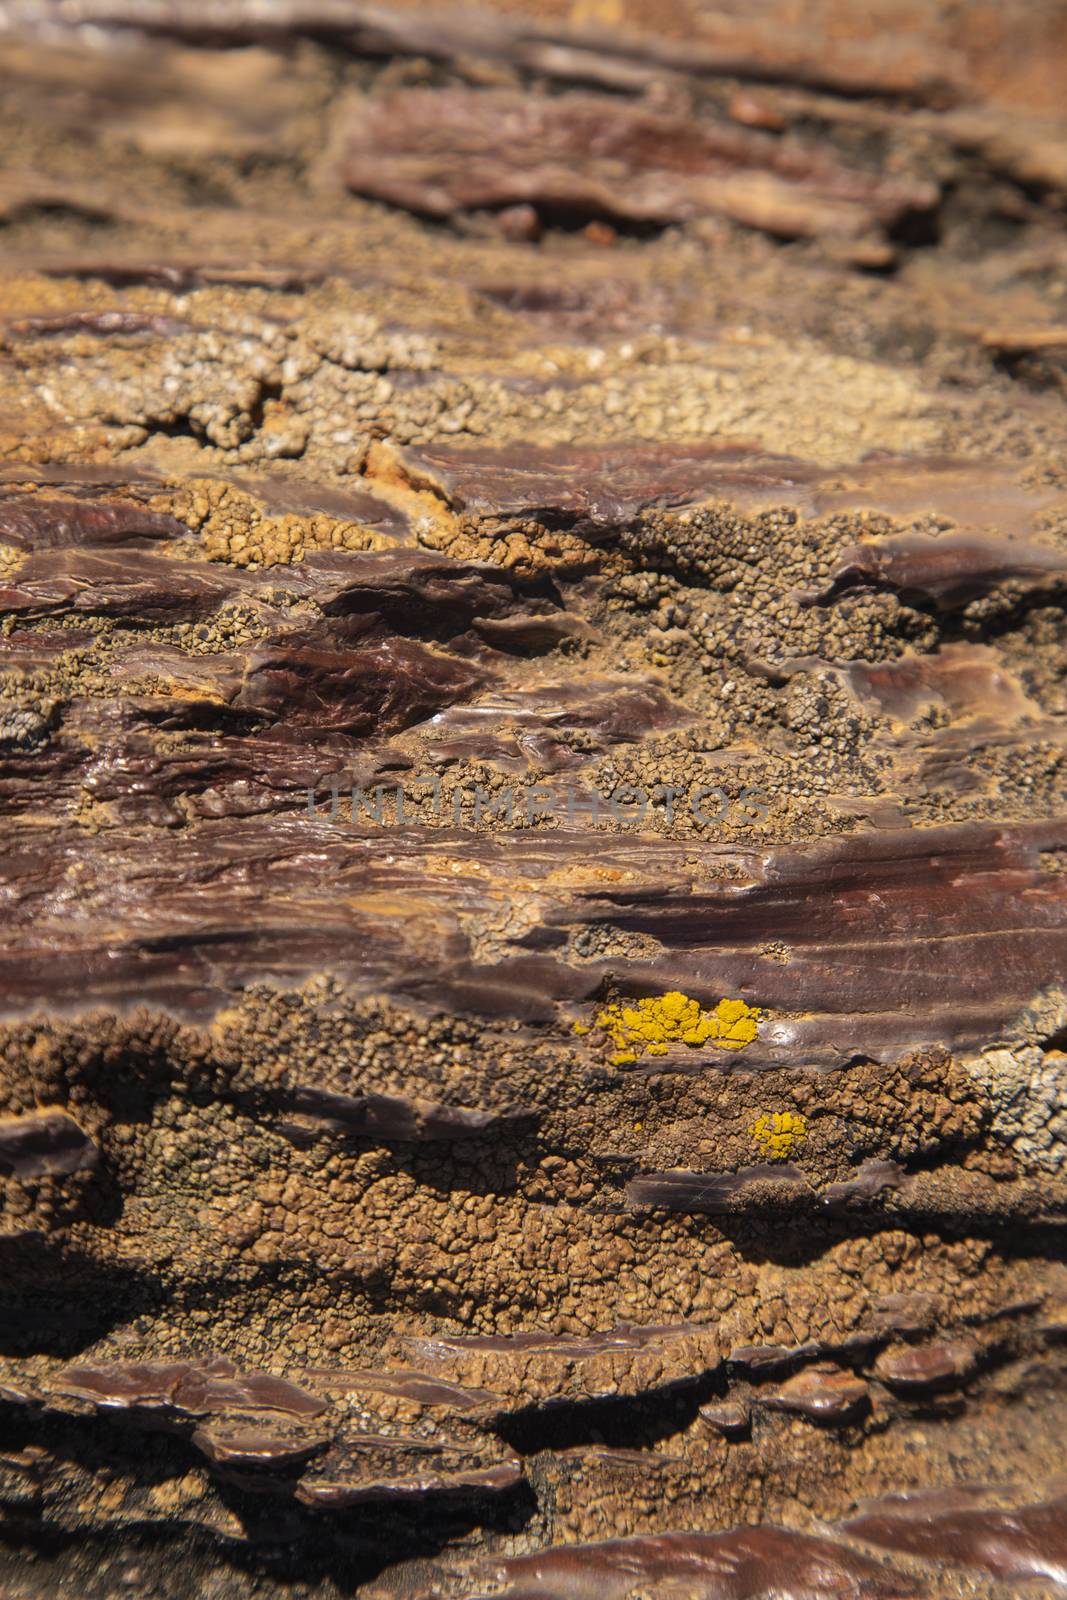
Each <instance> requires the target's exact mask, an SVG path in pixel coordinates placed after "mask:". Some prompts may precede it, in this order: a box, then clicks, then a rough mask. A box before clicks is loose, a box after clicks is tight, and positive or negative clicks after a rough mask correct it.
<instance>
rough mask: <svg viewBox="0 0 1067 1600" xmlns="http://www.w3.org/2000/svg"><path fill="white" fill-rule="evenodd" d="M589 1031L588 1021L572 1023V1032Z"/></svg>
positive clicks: (581, 1032)
mask: <svg viewBox="0 0 1067 1600" xmlns="http://www.w3.org/2000/svg"><path fill="white" fill-rule="evenodd" d="M590 1031H591V1030H590V1027H589V1024H588V1022H576V1023H575V1024H574V1032H575V1033H580V1034H586V1033H589V1032H590Z"/></svg>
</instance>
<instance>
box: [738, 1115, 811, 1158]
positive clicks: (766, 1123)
mask: <svg viewBox="0 0 1067 1600" xmlns="http://www.w3.org/2000/svg"><path fill="white" fill-rule="evenodd" d="M748 1131H749V1133H750V1134H751V1135H752V1137H753V1139H754V1140H755V1142H756V1145H757V1147H758V1149H759V1151H760V1154H761V1155H763V1156H766V1158H767V1160H768V1161H784V1160H785V1158H786V1157H787V1156H788V1155H790V1154H791V1153H792V1151H793V1150H794V1149H795V1147H796V1146H797V1145H798V1144H803V1142H804V1140H805V1138H806V1137H807V1131H808V1124H807V1119H806V1118H805V1117H802V1116H801V1114H800V1112H799V1111H773V1112H771V1114H770V1116H768V1115H767V1113H766V1112H764V1113H763V1115H762V1116H759V1117H757V1118H756V1120H755V1122H754V1123H753V1124H752V1126H751V1127H750V1128H749V1130H748Z"/></svg>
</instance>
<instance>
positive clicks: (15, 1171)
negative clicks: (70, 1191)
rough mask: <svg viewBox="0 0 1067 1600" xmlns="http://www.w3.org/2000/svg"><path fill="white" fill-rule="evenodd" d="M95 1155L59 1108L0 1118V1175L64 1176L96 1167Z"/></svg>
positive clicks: (89, 1141)
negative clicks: (1, 1173)
mask: <svg viewBox="0 0 1067 1600" xmlns="http://www.w3.org/2000/svg"><path fill="white" fill-rule="evenodd" d="M98 1157H99V1151H98V1149H97V1147H96V1145H95V1144H94V1143H93V1141H92V1139H91V1138H90V1137H89V1135H88V1134H87V1133H86V1132H85V1130H84V1129H83V1128H81V1127H79V1125H78V1123H77V1122H76V1121H75V1120H74V1118H73V1117H72V1116H70V1115H69V1114H68V1113H67V1112H66V1111H63V1110H61V1109H59V1108H55V1109H51V1110H44V1109H43V1110H40V1111H30V1112H26V1113H25V1114H24V1115H22V1116H18V1117H0V1172H3V1173H4V1174H5V1175H6V1176H11V1177H15V1178H19V1179H31V1178H43V1177H58V1176H65V1175H66V1174H68V1173H72V1172H80V1171H82V1170H83V1169H85V1168H88V1167H93V1166H95V1165H96V1162H97V1159H98Z"/></svg>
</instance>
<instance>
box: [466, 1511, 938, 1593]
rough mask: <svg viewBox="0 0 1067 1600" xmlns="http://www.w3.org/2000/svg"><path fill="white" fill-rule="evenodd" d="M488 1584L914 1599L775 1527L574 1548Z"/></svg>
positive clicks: (838, 1554) (893, 1581)
mask: <svg viewBox="0 0 1067 1600" xmlns="http://www.w3.org/2000/svg"><path fill="white" fill-rule="evenodd" d="M486 1577H487V1578H491V1581H492V1583H493V1588H494V1590H495V1592H496V1593H498V1594H502V1595H507V1596H509V1597H510V1600H585V1597H586V1596H589V1597H590V1600H592V1597H593V1596H594V1595H595V1596H598V1597H599V1596H604V1600H630V1597H631V1596H633V1595H634V1594H635V1593H640V1591H641V1587H642V1586H644V1587H646V1588H647V1587H648V1586H650V1585H652V1586H666V1585H670V1586H672V1587H674V1588H676V1589H678V1590H679V1592H680V1593H682V1594H685V1595H687V1596H688V1595H691V1596H693V1600H718V1597H720V1596H724V1597H725V1596H731V1595H744V1594H766V1593H777V1592H781V1590H782V1589H784V1590H785V1592H787V1593H797V1594H810V1593H830V1594H841V1595H856V1596H860V1595H872V1596H873V1595H885V1596H887V1597H888V1596H891V1595H908V1594H915V1593H917V1592H918V1590H917V1589H916V1587H915V1586H913V1585H912V1584H911V1583H910V1582H909V1581H908V1580H907V1579H906V1578H901V1577H898V1576H897V1575H895V1574H893V1573H891V1572H889V1571H887V1570H886V1569H885V1568H883V1567H879V1566H877V1565H876V1564H875V1563H874V1562H872V1561H870V1560H868V1559H866V1558H864V1557H862V1556H859V1555H858V1554H855V1553H854V1552H852V1551H850V1550H847V1549H845V1548H844V1547H842V1546H840V1545H835V1544H833V1543H831V1542H830V1541H829V1540H825V1539H816V1538H810V1537H808V1536H806V1535H804V1534H798V1533H791V1532H787V1531H786V1530H785V1529H784V1528H774V1527H763V1528H752V1529H735V1530H732V1531H731V1532H729V1533H720V1534H699V1533H698V1534H688V1535H687V1534H662V1535H660V1536H659V1537H658V1538H646V1539H640V1538H639V1539H626V1540H622V1539H620V1540H616V1541H606V1542H605V1543H603V1544H590V1545H575V1546H572V1547H570V1548H563V1549H557V1550H547V1551H544V1552H543V1553H541V1554H540V1555H533V1556H520V1557H518V1558H515V1559H513V1560H511V1561H508V1562H502V1563H501V1564H500V1565H499V1566H497V1567H489V1568H487V1569H486ZM490 1592H493V1591H490Z"/></svg>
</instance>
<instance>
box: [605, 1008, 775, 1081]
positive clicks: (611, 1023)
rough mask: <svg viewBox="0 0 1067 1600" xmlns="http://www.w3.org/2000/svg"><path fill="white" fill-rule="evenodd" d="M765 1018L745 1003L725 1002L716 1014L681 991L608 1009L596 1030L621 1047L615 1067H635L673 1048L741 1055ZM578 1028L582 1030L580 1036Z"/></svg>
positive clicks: (615, 1059)
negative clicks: (703, 1048)
mask: <svg viewBox="0 0 1067 1600" xmlns="http://www.w3.org/2000/svg"><path fill="white" fill-rule="evenodd" d="M759 1020H760V1013H759V1010H758V1008H757V1007H755V1006H748V1005H746V1004H745V1002H744V1001H743V1000H720V1001H719V1003H718V1005H717V1006H716V1007H715V1009H714V1011H702V1010H701V1008H700V1003H699V1001H697V1000H693V999H691V998H690V997H689V995H687V994H682V993H681V992H680V991H679V990H677V989H672V990H671V991H670V992H669V993H668V994H664V995H658V996H656V995H653V996H651V997H650V998H648V999H646V1000H636V1001H632V1002H629V1003H626V1004H618V1005H606V1006H602V1007H601V1009H600V1012H599V1013H598V1015H597V1017H596V1026H597V1027H598V1028H600V1029H602V1030H603V1031H604V1032H605V1033H606V1034H607V1036H608V1038H609V1039H610V1040H611V1043H612V1044H613V1045H614V1047H615V1052H616V1053H615V1055H613V1056H612V1058H611V1059H612V1061H613V1062H614V1063H615V1065H616V1066H623V1065H629V1063H630V1062H632V1061H635V1060H636V1059H637V1057H638V1056H639V1055H644V1054H646V1053H647V1054H648V1055H650V1056H663V1055H666V1054H667V1051H668V1050H669V1048H670V1046H671V1045H672V1044H686V1045H690V1046H692V1047H699V1046H700V1045H703V1044H707V1043H709V1042H711V1043H713V1044H717V1045H719V1046H720V1047H721V1048H722V1049H724V1050H741V1049H743V1048H744V1046H745V1045H746V1044H751V1043H752V1041H753V1039H755V1038H756V1037H757V1034H758V1033H759ZM575 1031H578V1030H577V1027H576V1030H575Z"/></svg>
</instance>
